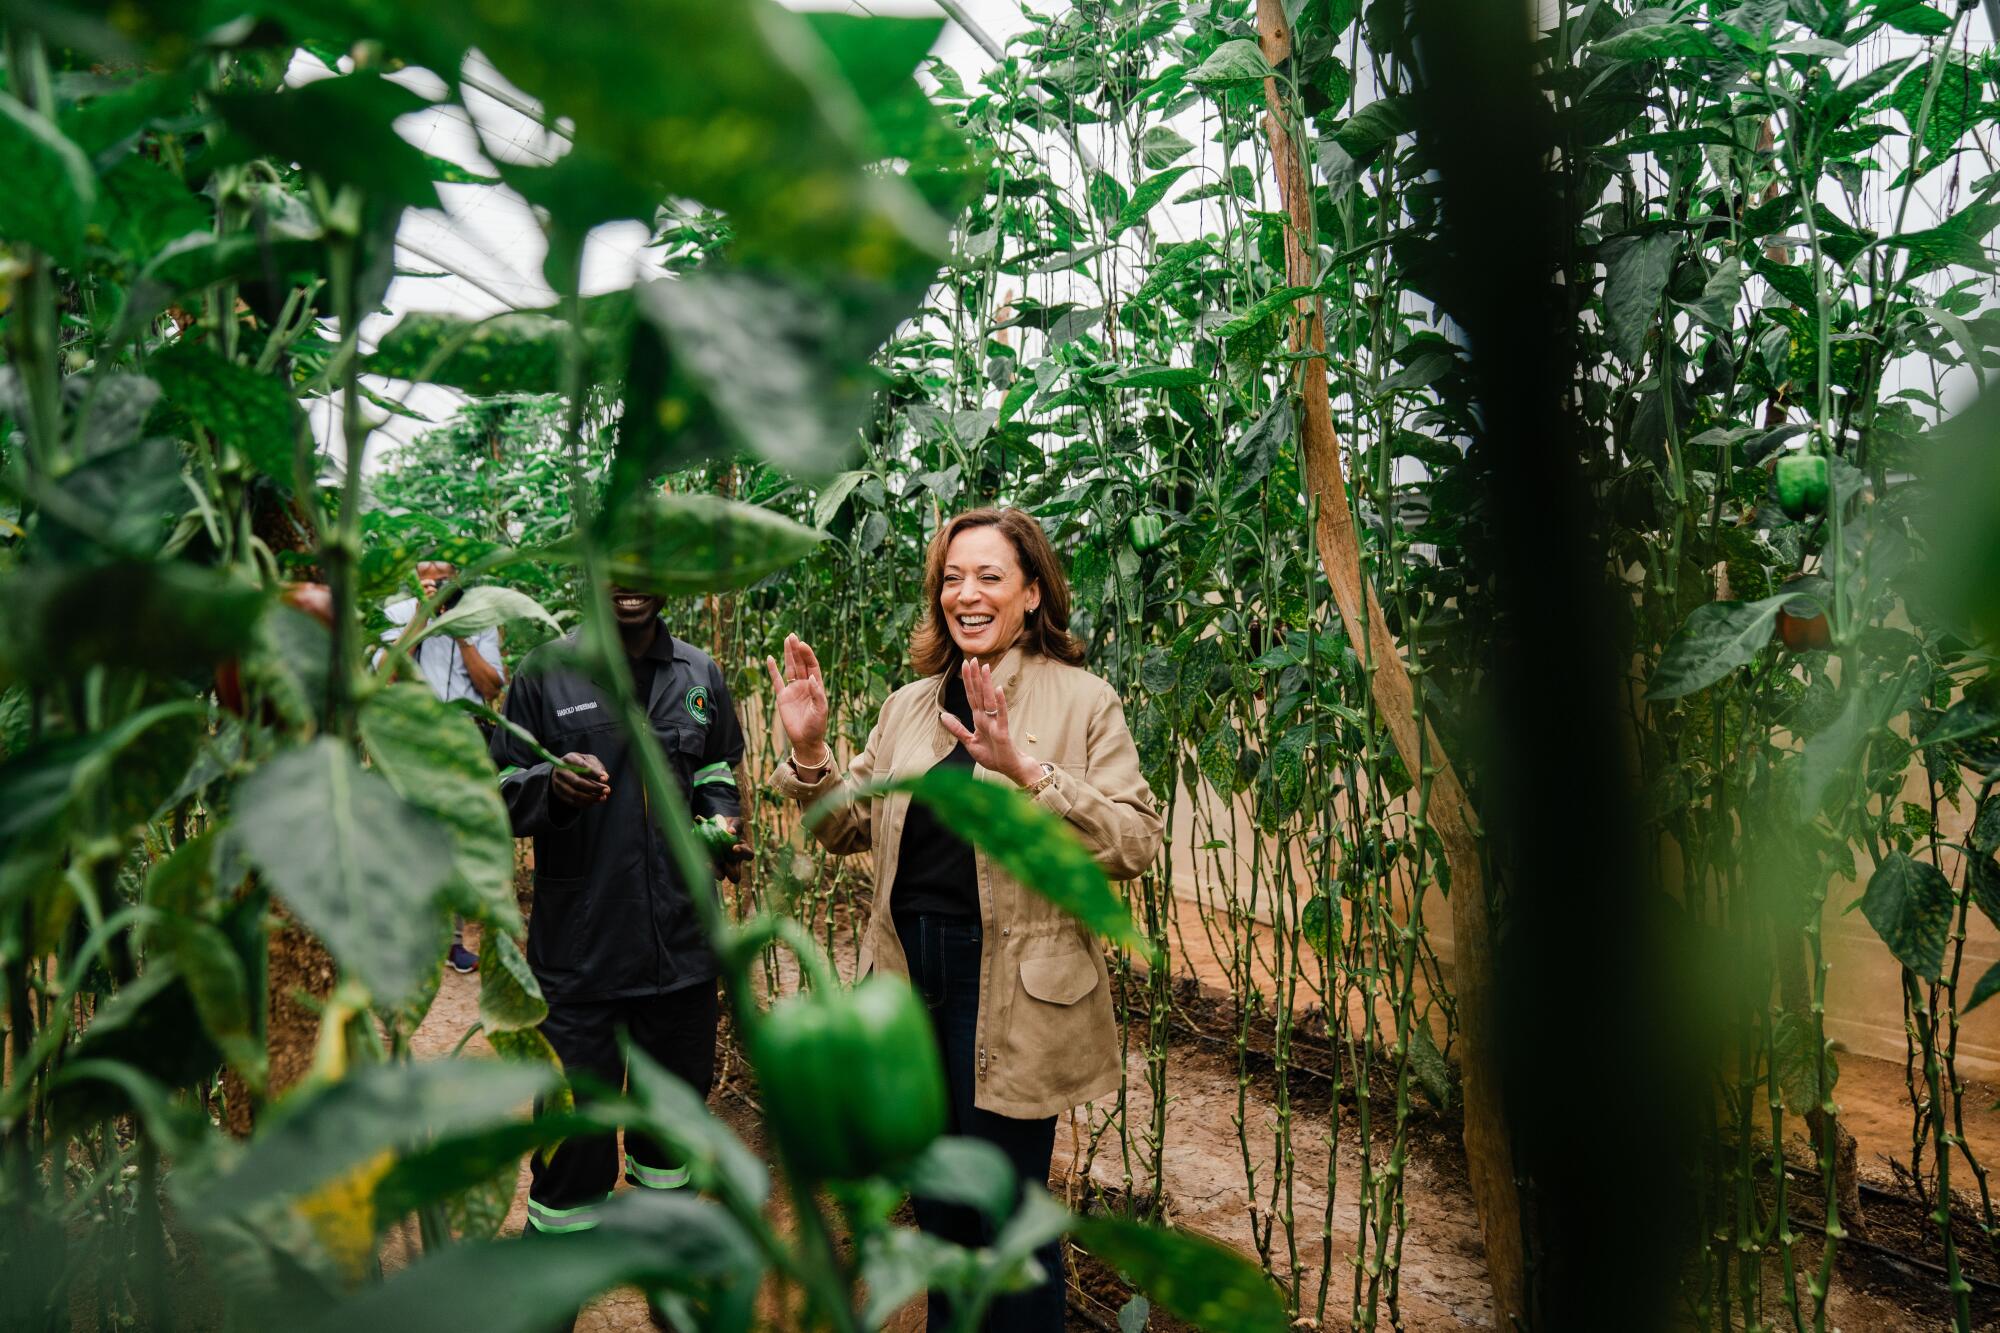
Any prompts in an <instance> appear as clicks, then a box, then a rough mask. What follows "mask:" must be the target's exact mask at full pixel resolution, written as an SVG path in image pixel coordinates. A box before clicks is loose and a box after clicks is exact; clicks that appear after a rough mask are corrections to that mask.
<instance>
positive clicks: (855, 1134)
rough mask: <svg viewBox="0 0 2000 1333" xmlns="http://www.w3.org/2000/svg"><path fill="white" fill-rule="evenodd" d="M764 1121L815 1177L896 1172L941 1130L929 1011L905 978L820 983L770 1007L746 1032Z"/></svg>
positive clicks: (941, 1084)
mask: <svg viewBox="0 0 2000 1333" xmlns="http://www.w3.org/2000/svg"><path fill="white" fill-rule="evenodd" d="M749 1047H750V1060H751V1063H752V1064H753V1065H755V1066H756V1069H757V1083H758V1087H759V1088H760V1089H761V1090H762V1092H763V1098H764V1112H765V1119H766V1121H767V1122H768V1123H769V1124H770V1126H771V1129H772V1131H773V1132H774V1133H775V1134H776V1135H777V1136H778V1141H779V1142H780V1143H781V1144H783V1145H784V1148H785V1154H786V1159H787V1161H788V1162H789V1163H790V1165H791V1169H793V1170H794V1171H797V1172H799V1173H800V1174H801V1175H804V1176H807V1177H809V1178H811V1179H814V1180H854V1179H859V1178H860V1177H863V1176H871V1175H876V1174H878V1173H880V1172H883V1171H887V1170H891V1169H893V1168H895V1167H897V1166H900V1165H902V1164H903V1163H905V1162H907V1161H909V1160H910V1159H911V1158H913V1157H915V1156H916V1155H917V1154H918V1153H920V1152H922V1151H923V1150H924V1149H925V1148H927V1147H929V1146H930V1144H931V1142H932V1141H933V1140H934V1139H936V1138H937V1136H938V1135H939V1134H942V1133H943V1132H944V1127H945V1119H946V1111H947V1101H946V1092H945V1081H944V1066H943V1064H942V1062H941V1061H940V1060H939V1058H938V1053H937V1042H936V1039H935V1038H934V1036H933V1035H932V1032H931V1020H930V1014H929V1013H928V1012H927V1011H926V1010H925V1008H924V1004H923V1001H922V1000H920V999H918V998H917V993H916V992H915V991H914V990H912V989H911V988H910V984H909V983H908V982H907V981H905V980H903V979H902V978H901V977H897V976H891V975H888V974H884V973H877V974H876V975H874V976H871V977H868V978H867V979H866V980H864V981H862V982H861V983H860V984H858V985H856V986H854V987H852V988H849V987H843V986H840V985H838V984H834V985H825V984H822V985H819V986H817V987H815V989H813V990H811V991H806V992H801V993H799V994H796V995H791V996H788V997H786V998H785V999H782V1000H780V1001H778V1002H777V1003H776V1004H774V1005H772V1006H771V1010H770V1012H769V1013H767V1014H765V1015H764V1016H763V1018H762V1019H761V1020H760V1021H759V1022H758V1023H757V1024H756V1026H755V1028H754V1029H753V1030H752V1032H751V1035H750V1042H749Z"/></svg>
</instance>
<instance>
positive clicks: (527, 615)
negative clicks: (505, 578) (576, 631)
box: [417, 583, 562, 640]
mask: <svg viewBox="0 0 2000 1333" xmlns="http://www.w3.org/2000/svg"><path fill="white" fill-rule="evenodd" d="M522 620H532V621H534V622H535V623H537V624H539V625H542V626H544V627H545V628H547V629H548V630H550V631H551V632H553V633H557V634H560V633H562V625H561V624H560V623H559V622H558V621H557V620H556V618H555V617H554V616H552V615H550V614H549V613H548V612H547V611H545V610H543V609H542V604H541V603H540V602H538V601H536V600H535V599H534V598H532V597H530V596H528V594H526V593H524V592H519V591H516V590H515V589H513V588H507V587H502V586H501V585H500V584H497V583H483V584H481V585H480V586H478V587H476V588H467V589H466V590H465V595H464V596H463V597H461V598H459V599H458V605H457V606H454V607H453V608H452V609H451V610H449V611H447V612H445V613H444V614H443V615H441V616H439V617H438V618H437V619H435V620H433V621H431V622H430V623H429V624H427V625H425V626H424V627H423V628H422V629H421V630H419V631H418V632H417V638H418V639H420V640H421V639H428V638H431V637H433V636H434V635H438V634H445V635H449V636H450V637H452V638H455V639H463V638H467V637H469V636H471V635H474V634H478V633H481V632H482V631H485V630H489V629H497V628H499V627H500V626H502V625H511V624H514V623H515V622H516V621H522Z"/></svg>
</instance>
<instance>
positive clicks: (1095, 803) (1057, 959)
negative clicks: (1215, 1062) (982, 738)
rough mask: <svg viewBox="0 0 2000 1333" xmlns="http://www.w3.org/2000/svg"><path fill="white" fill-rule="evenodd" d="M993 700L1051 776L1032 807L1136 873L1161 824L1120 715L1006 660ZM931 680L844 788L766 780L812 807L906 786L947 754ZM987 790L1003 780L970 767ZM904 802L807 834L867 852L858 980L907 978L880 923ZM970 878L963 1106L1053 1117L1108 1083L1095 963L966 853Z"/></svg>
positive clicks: (1058, 669) (1118, 869)
mask: <svg viewBox="0 0 2000 1333" xmlns="http://www.w3.org/2000/svg"><path fill="white" fill-rule="evenodd" d="M993 678H994V680H995V681H996V682H997V683H998V684H999V686H1000V689H1001V692H1002V693H1003V694H1005V695H1006V698H1007V727H1008V731H1009V732H1010V733H1011V734H1012V736H1013V739H1014V744H1015V745H1016V746H1018V747H1020V749H1021V750H1022V751H1024V752H1025V753H1027V754H1028V755H1030V756H1031V757H1033V758H1035V759H1039V760H1042V761H1044V762H1046V763H1050V764H1053V765H1055V770H1056V773H1055V779H1054V781H1052V782H1051V783H1050V784H1049V785H1048V786H1046V787H1044V788H1043V789H1042V790H1041V791H1040V792H1039V793H1038V794H1037V795H1036V796H1035V800H1036V801H1037V802H1039V803H1040V804H1041V805H1042V806H1043V808H1045V809H1047V810H1048V811H1049V812H1050V813H1052V814H1054V815H1056V816H1058V817H1059V818H1061V819H1064V820H1067V821H1068V823H1069V826H1070V828H1071V830H1072V831H1074V832H1075V833H1076V835H1077V836H1078V837H1079V838H1081V839H1082V840H1083V843H1084V845H1085V846H1086V847H1088V848H1089V849H1090V850H1091V851H1092V852H1093V853H1094V854H1095V855H1096V857H1097V861H1098V864H1099V865H1101V866H1103V867H1104V871H1105V873H1106V874H1107V875H1109V876H1110V877H1111V878H1113V879H1133V878H1136V877H1137V876H1138V875H1139V874H1140V873H1141V872H1142V871H1144V870H1145V869H1146V867H1147V866H1148V865H1150V864H1151V863H1152V860H1153V857H1154V856H1155V855H1156V854H1157V853H1158V852H1159V850H1160V832H1161V821H1160V815H1159V812H1158V811H1157V810H1156V809H1155V808H1154V803H1153V793H1152V790H1151V789H1150V788H1149V787H1148V786H1147V785H1146V780H1145V778H1144V777H1142V776H1141V775H1140V772H1139V752H1138V750H1137V749H1136V748H1135V747H1134V746H1133V744H1132V733H1131V732H1130V731H1128V730H1126V727H1125V710H1124V707H1123V706H1122V705H1121V704H1120V703H1119V701H1118V696H1117V694H1116V693H1115V692H1114V691H1113V690H1112V688H1111V686H1110V685H1109V684H1107V683H1106V682H1104V681H1102V680H1100V679H1098V678H1097V677H1096V676H1093V675H1091V674H1090V673H1089V672H1088V671H1085V670H1083V669H1082V668H1080V667H1073V666H1066V665H1064V664H1063V663H1061V662H1056V661H1053V660H1051V659H1049V658H1047V657H1044V656H1042V655H1040V654H1032V655H1030V654H1026V653H1024V652H1023V651H1022V650H1020V649H1018V648H1017V649H1014V650H1012V651H1010V652H1009V653H1007V655H1006V656H1005V657H1003V658H1002V659H1001V661H1000V665H999V666H998V667H997V668H996V669H995V670H994V673H993ZM943 693H944V678H943V677H942V676H931V677H928V678H926V679H924V680H919V681H915V682H912V683H911V684H909V685H905V686H904V687H903V688H902V689H900V690H897V691H896V692H895V693H894V694H892V695H890V696H889V697H888V698H887V699H886V700H884V701H883V704H882V715H881V717H880V718H878V719H877V720H876V722H875V729H874V730H873V731H871V732H870V733H869V734H868V744H867V746H866V748H864V749H863V750H862V751H861V753H860V754H858V755H856V756H855V757H854V762H852V763H851V764H849V765H848V766H847V774H846V777H845V778H844V779H842V778H839V777H837V775H836V774H834V773H832V772H829V773H828V774H827V775H826V776H825V777H824V778H822V779H821V780H820V781H819V782H817V783H811V784H808V783H805V782H802V781H800V779H799V776H798V773H797V771H796V770H794V769H793V767H792V766H791V764H790V763H784V764H780V765H779V766H778V771H777V774H776V776H775V778H774V779H773V785H775V786H776V787H777V789H778V790H779V791H780V792H782V793H784V794H785V795H786V796H789V797H792V798H793V799H795V800H799V801H815V800H818V799H819V798H820V797H822V796H825V795H826V794H828V793H829V792H832V791H834V790H836V789H837V788H838V787H839V786H841V785H842V783H843V782H844V783H846V784H849V785H850V786H851V787H858V786H859V785H861V784H863V783H867V782H871V781H884V782H886V781H889V780H891V779H898V778H908V777H914V776H916V775H917V774H919V773H923V772H926V771H928V770H929V769H931V768H932V767H934V766H935V765H936V764H937V762H938V761H939V760H940V759H943V758H944V756H945V755H947V754H949V753H950V752H951V748H952V747H953V746H954V745H956V744H957V741H956V740H955V739H954V738H953V737H952V734H951V733H950V732H948V731H946V730H945V729H944V726H943V724H942V723H940V722H939V720H938V716H939V710H940V709H941V708H942V707H943ZM973 774H974V776H975V777H978V778H982V779H985V780H987V781H990V782H1009V781H1010V779H1008V778H1005V777H1001V776H1000V775H998V774H995V773H990V772H988V771H987V770H986V769H984V768H980V767H975V768H974V769H973ZM909 809H910V797H909V796H908V794H907V793H901V792H899V793H896V794H894V795H891V796H884V797H877V798H873V799H862V800H855V801H853V802H852V803H851V804H848V805H845V806H844V807H842V808H840V809H838V810H837V811H835V812H834V813H832V814H831V815H829V816H828V817H827V818H825V819H823V820H822V821H821V822H820V825H819V827H818V828H817V829H816V830H815V834H814V836H816V837H817V838H818V839H819V841H820V842H821V843H822V844H823V845H824V846H825V847H826V848H827V850H828V851H831V852H833V853H835V854H836V855H842V856H844V855H847V854H848V853H851V852H858V851H863V850H865V849H867V848H870V847H872V848H874V849H875V884H876V893H875V904H874V909H873V911H872V912H871V913H870V915H869V920H868V931H867V934H866V935H865V936H864V937H863V940H862V945H861V966H860V972H861V974H863V975H865V974H866V973H867V972H868V971H869V970H870V969H871V967H880V968H883V969H884V970H886V971H890V972H896V973H901V974H902V975H904V976H908V975H909V970H910V969H909V964H908V962H907V961H906V960H905V959H904V957H903V946H902V943H901V941H900V940H898V939H897V937H896V926H895V922H894V920H893V918H892V917H891V915H890V906H889V895H890V886H892V885H894V884H895V882H896V857H897V853H898V852H899V850H900V849H901V846H902V841H903V821H904V820H905V818H906V817H907V816H908V814H909ZM973 863H974V864H975V865H976V866H977V867H978V875H979V924H980V929H981V933H982V935H983V936H984V942H983V943H982V945H981V948H980V972H979V1027H978V1051H979V1054H978V1063H977V1069H976V1074H975V1080H974V1088H975V1094H974V1098H973V1100H974V1102H975V1104H976V1105H978V1106H979V1107H980V1108H981V1109H982V1110H987V1111H992V1112H995V1113H996V1114H999V1115H1006V1116H1014V1117H1017V1118H1020V1119H1040V1118H1043V1117H1045V1116H1052V1115H1056V1114H1058V1113H1060V1112H1062V1111H1064V1110H1066V1109H1068V1108H1069V1107H1072V1106H1075V1105H1077V1104H1078V1103H1080V1102H1087V1101H1090V1100H1091V1099H1092V1098H1095V1097H1100V1096H1103V1095H1104V1094H1105V1093H1108V1092H1110V1091H1112V1090H1113V1089H1115V1088H1116V1087H1117V1086H1118V1079H1119V1070H1120V1059H1119V1050H1118V1025H1117V1021H1116V1020H1115V1019H1114V1017H1113V1015H1112V1006H1111V977H1110V973H1109V971H1108V970H1107V969H1106V967H1105V964H1104V954H1103V952H1102V950H1100V949H1099V948H1098V946H1097V944H1096V942H1095V941H1094V940H1093V939H1092V938H1091V937H1090V934H1089V932H1088V931H1086V930H1085V929H1084V927H1083V926H1082V925H1080V924H1079V923H1078V922H1077V921H1076V919H1075V918H1074V917H1071V916H1069V915H1067V914H1066V913H1064V912H1063V911H1062V910H1061V909H1059V908H1057V907H1056V906H1055V905H1054V904H1053V903H1051V902H1049V901H1048V900H1047V899H1046V898H1043V897H1042V896H1041V895H1039V894H1037V893H1035V892H1033V891H1032V890H1030V889H1027V888H1025V887H1023V886H1022V885H1021V884H1019V883H1017V882H1016V881H1014V880H1013V879H1010V878H1009V877H1008V876H1007V875H1006V873H1005V872H1004V871H1002V870H1001V869H1000V868H999V867H998V866H995V865H994V864H993V863H992V862H991V861H989V860H988V859H987V857H986V855H985V853H984V852H980V851H978V850H977V849H975V852H974V856H973Z"/></svg>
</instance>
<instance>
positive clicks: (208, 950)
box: [163, 917, 267, 1094]
mask: <svg viewBox="0 0 2000 1333" xmlns="http://www.w3.org/2000/svg"><path fill="white" fill-rule="evenodd" d="M163 933H164V934H165V936H166V938H167V940H168V942H169V944H170V946H171V948H172V951H173V958H174V965H175V967H177V968H178V969H179V970H180V974H181V979H182V980H183V981H184V982H186V983H187V988H188V994H189V995H191V996H193V997H194V1008H195V1012H196V1013H197V1014H200V1015H201V1025H202V1027H203V1028H205V1029H207V1031H208V1036H209V1040H211V1041H213V1042H214V1043H215V1048H216V1049H217V1050H219V1051H221V1052H222V1055H223V1058H224V1059H225V1060H227V1061H228V1062H229V1067H230V1068H231V1069H234V1070H235V1071H236V1072H237V1073H238V1074H240V1075H241V1076H242V1078H243V1081H244V1082H245V1083H246V1084H248V1085H249V1087H250V1090H251V1091H252V1092H256V1093H259V1094H261V1093H262V1092H263V1090H264V1075H265V1070H266V1064H267V1061H266V1055H265V1051H264V1043H263V1041H262V1040H260V1039H259V1038H258V1036H257V1032H256V1024H255V1021H254V1009H253V1006H252V1003H251V999H250V982H249V978H248V977H247V976H246V975H245V973H244V971H243V962H242V960H241V959H239V958H238V957H237V956H236V949H235V947H234V946H233V945H232V944H231V943H230V942H229V937H228V936H227V935H224V934H223V933H222V932H221V931H220V930H218V929H217V928H216V927H214V926H212V925H210V924H208V923H207V922H206V921H197V920H192V919H190V918H187V917H178V918H170V919H169V921H168V922H167V923H166V924H165V926H164V927H163Z"/></svg>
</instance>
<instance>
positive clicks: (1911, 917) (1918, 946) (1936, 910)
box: [1861, 852, 1957, 981]
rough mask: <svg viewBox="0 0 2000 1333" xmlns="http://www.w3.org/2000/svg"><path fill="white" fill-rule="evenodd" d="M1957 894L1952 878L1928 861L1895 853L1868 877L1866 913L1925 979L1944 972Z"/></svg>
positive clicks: (1863, 903) (1902, 958) (1906, 963)
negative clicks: (1945, 955) (1954, 891)
mask: <svg viewBox="0 0 2000 1333" xmlns="http://www.w3.org/2000/svg"><path fill="white" fill-rule="evenodd" d="M1956 907H1957V895H1956V894H1954V893H1953V892H1952V888H1951V883H1950V881H1948V880H1946V879H1945V877H1944V875H1943V873H1942V872H1941V871H1939V870H1938V868H1937V867H1936V866H1934V865H1931V864H1930V863H1929V862H1927V861H1917V860H1913V859H1912V858H1911V857H1910V856H1909V854H1908V853H1905V852H1891V853H1890V854H1889V855H1888V856H1887V857H1886V858H1885V859H1884V860H1883V861H1882V863H1881V864H1880V865H1878V866H1876V867H1875V873H1874V874H1873V875H1871V876H1870V877H1869V879H1868V889H1867V891H1866V892H1865V893H1863V894H1862V897H1861V914H1862V915H1863V916H1865V917H1867V918H1868V924H1869V925H1871V926H1873V927H1875V933H1876V934H1877V935H1880V936H1881V937H1882V942H1883V943H1884V944H1886V945H1888V946H1889V952H1891V953H1893V954H1895V955H1896V958H1897V961H1899V962H1901V963H1902V965H1903V966H1904V967H1907V968H1909V969H1910V971H1912V972H1914V973H1916V974H1917V975H1918V976H1919V977H1921V978H1923V979H1924V980H1925V981H1936V980H1938V979H1939V977H1940V976H1941V974H1942V973H1943V971H1944V950H1945V944H1946V942H1947V940H1948V939H1949V938H1950V936H1951V923H1952V916H1953V912H1954V909H1955V908H1956Z"/></svg>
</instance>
